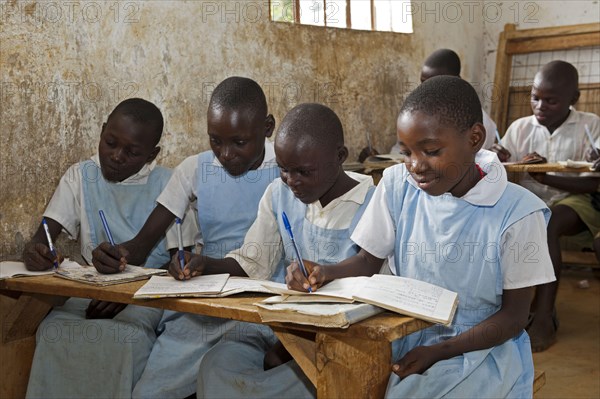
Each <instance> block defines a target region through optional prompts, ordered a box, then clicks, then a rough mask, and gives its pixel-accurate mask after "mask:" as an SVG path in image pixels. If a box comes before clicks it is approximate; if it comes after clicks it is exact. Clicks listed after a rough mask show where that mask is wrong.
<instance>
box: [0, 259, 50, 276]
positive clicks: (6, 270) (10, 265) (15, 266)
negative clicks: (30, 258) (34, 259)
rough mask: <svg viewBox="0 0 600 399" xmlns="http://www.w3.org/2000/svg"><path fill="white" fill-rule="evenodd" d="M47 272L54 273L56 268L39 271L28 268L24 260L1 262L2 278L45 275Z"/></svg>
mask: <svg viewBox="0 0 600 399" xmlns="http://www.w3.org/2000/svg"><path fill="white" fill-rule="evenodd" d="M45 274H54V269H49V270H44V271H41V272H38V271H31V270H27V268H26V267H25V263H23V262H12V261H6V262H0V280H2V279H5V278H12V277H31V276H43V275H45Z"/></svg>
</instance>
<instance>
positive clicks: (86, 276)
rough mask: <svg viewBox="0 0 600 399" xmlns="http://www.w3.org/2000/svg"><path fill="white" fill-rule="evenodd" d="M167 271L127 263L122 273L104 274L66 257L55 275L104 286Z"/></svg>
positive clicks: (141, 278)
mask: <svg viewBox="0 0 600 399" xmlns="http://www.w3.org/2000/svg"><path fill="white" fill-rule="evenodd" d="M166 272H167V271H166V270H162V269H150V268H145V267H139V266H133V265H127V266H126V267H125V270H123V271H122V272H120V273H114V274H102V273H100V272H98V271H97V270H96V268H95V267H94V266H83V265H80V264H79V263H77V262H74V261H72V260H69V259H65V260H64V261H63V263H61V264H60V266H59V268H58V270H57V271H56V274H55V276H57V277H61V278H66V279H68V280H74V281H79V282H80V283H86V284H92V285H99V286H103V285H113V284H123V283H129V282H131V281H138V280H145V279H148V278H150V276H152V275H155V274H165V273H166Z"/></svg>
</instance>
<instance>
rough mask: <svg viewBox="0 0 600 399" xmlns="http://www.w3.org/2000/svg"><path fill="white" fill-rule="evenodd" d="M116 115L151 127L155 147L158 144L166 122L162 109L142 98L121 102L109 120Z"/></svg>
mask: <svg viewBox="0 0 600 399" xmlns="http://www.w3.org/2000/svg"><path fill="white" fill-rule="evenodd" d="M114 115H123V116H128V117H130V118H131V119H133V120H134V121H135V122H137V123H141V124H143V125H146V126H149V127H151V129H152V132H153V133H154V135H155V136H154V140H155V142H154V145H156V144H158V142H159V141H160V138H161V136H162V132H163V127H164V120H163V116H162V113H161V112H160V109H158V107H157V106H156V105H154V104H152V103H151V102H150V101H146V100H144V99H142V98H129V99H127V100H124V101H122V102H120V103H119V104H118V105H117V106H116V107H115V109H113V111H112V112H111V113H110V115H109V116H108V119H110V118H111V117H113V116H114Z"/></svg>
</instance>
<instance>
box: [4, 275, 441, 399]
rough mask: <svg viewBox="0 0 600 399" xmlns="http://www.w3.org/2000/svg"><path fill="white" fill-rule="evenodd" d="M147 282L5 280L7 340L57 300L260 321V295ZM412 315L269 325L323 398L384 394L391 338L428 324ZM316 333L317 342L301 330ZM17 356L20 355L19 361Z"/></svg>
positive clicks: (33, 325)
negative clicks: (339, 323)
mask: <svg viewBox="0 0 600 399" xmlns="http://www.w3.org/2000/svg"><path fill="white" fill-rule="evenodd" d="M144 283H145V281H138V282H133V283H127V284H119V285H113V286H108V287H95V286H91V285H87V284H82V283H77V282H74V281H70V280H65V279H61V278H58V277H53V276H39V277H26V278H16V279H7V280H2V281H0V293H2V294H5V295H11V296H13V297H14V296H17V295H19V294H20V296H19V297H18V301H17V305H16V306H14V307H13V309H12V310H11V311H10V312H9V314H8V315H6V316H5V320H4V323H3V342H2V345H5V344H7V343H8V342H10V341H12V340H16V339H19V338H24V334H35V330H36V329H37V326H38V325H39V323H40V322H41V320H42V319H43V318H44V317H45V315H46V314H47V312H48V311H49V310H50V307H51V306H52V305H53V304H55V303H56V299H60V298H61V297H63V299H66V297H80V298H95V299H100V300H105V301H112V302H120V303H127V304H136V305H141V306H149V307H155V308H161V309H169V310H175V311H180V312H188V313H197V314H203V315H209V316H217V317H223V318H228V319H235V320H242V321H248V322H253V323H260V322H261V320H260V317H259V315H258V312H257V310H256V307H255V306H254V305H253V304H254V303H255V302H257V300H259V296H258V295H253V296H251V295H246V296H235V297H228V298H177V299H176V298H164V299H152V300H134V299H133V298H132V295H133V293H134V292H135V291H137V289H138V288H140V287H141V286H142V285H143V284H144ZM429 325H430V324H429V323H426V322H424V321H421V320H417V319H414V318H412V317H402V316H399V315H394V314H391V313H383V314H380V315H377V316H374V317H372V318H369V319H367V320H364V321H362V322H360V323H357V324H354V325H352V326H350V327H349V328H348V329H326V328H317V327H311V326H300V325H294V324H284V323H274V324H270V326H271V327H272V328H273V330H274V331H275V333H276V334H277V336H278V337H279V338H280V340H281V341H282V343H283V344H284V345H285V347H286V348H287V349H288V350H289V352H290V353H291V354H292V356H294V359H296V361H297V362H298V364H299V365H300V367H301V368H302V370H303V371H304V373H305V374H306V375H307V377H308V378H309V379H310V380H311V381H312V383H313V384H314V385H315V386H316V387H317V395H318V397H320V398H333V397H338V398H341V397H362V398H382V397H383V395H384V393H385V389H386V386H387V382H388V378H389V375H390V371H391V370H390V364H391V345H390V342H391V341H393V340H395V339H397V338H400V337H403V336H405V335H407V334H410V333H412V332H414V331H418V330H420V329H423V328H425V327H427V326H429ZM303 331H311V332H315V333H316V339H315V340H314V341H312V340H308V339H306V338H304V337H303V336H302V335H299V334H298V332H303ZM16 360H18V359H16Z"/></svg>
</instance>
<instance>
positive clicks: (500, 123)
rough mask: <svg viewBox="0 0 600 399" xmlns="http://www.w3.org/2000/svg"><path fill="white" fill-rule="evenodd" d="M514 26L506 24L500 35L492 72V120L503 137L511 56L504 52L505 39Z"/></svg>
mask: <svg viewBox="0 0 600 399" xmlns="http://www.w3.org/2000/svg"><path fill="white" fill-rule="evenodd" d="M515 29H516V26H515V25H514V24H506V25H505V26H504V31H503V32H501V33H500V38H499V40H498V49H497V51H496V70H495V72H494V88H493V92H492V115H491V117H492V119H493V120H494V121H495V122H496V125H497V127H498V132H499V133H500V135H501V136H503V135H504V132H505V131H506V128H507V127H508V126H507V124H506V115H507V114H508V86H509V84H510V68H511V64H512V56H511V55H510V54H507V52H506V40H507V39H506V38H507V35H509V34H510V33H511V32H513V31H515Z"/></svg>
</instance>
